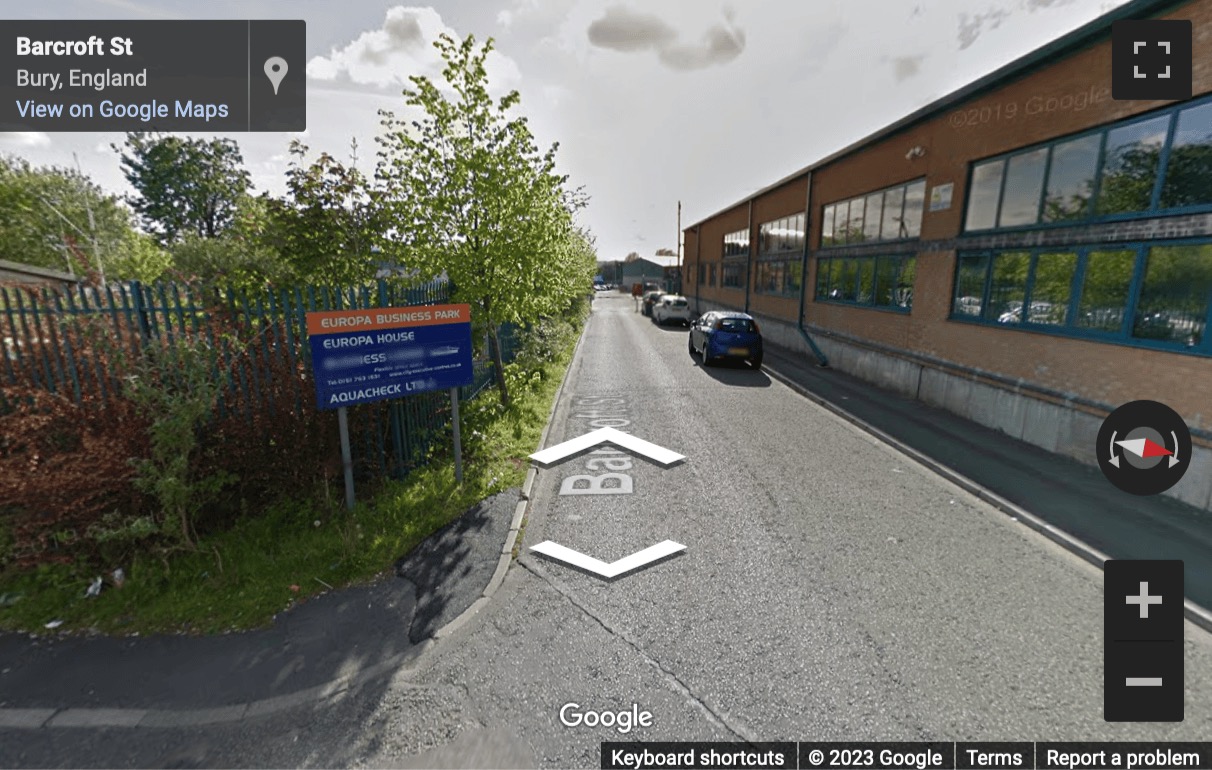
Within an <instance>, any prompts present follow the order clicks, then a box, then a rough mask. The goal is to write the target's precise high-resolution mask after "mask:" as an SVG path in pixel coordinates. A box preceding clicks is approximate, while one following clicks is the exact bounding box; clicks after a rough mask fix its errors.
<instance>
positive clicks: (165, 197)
mask: <svg viewBox="0 0 1212 770" xmlns="http://www.w3.org/2000/svg"><path fill="white" fill-rule="evenodd" d="M114 150H115V151H117V152H118V153H119V154H120V155H121V158H122V171H123V173H124V174H125V176H126V180H127V181H128V182H130V183H131V185H132V186H133V187H134V188H135V190H136V192H137V193H138V195H136V196H133V197H131V198H129V199H128V200H129V203H130V205H131V206H132V207H133V208H134V209H135V211H136V213H138V214H139V217H140V218H141V219H142V221H143V225H144V227H145V228H146V229H148V230H149V231H151V232H153V233H154V234H155V235H156V236H157V238H158V239H159V240H160V242H161V243H172V242H174V241H176V240H178V239H180V238H182V237H184V236H185V235H186V234H188V233H192V234H194V235H197V236H200V237H203V238H214V237H216V236H218V235H219V234H221V233H222V232H223V231H224V230H225V229H227V228H228V227H229V226H231V224H232V220H233V218H234V217H235V212H236V206H237V204H238V203H239V201H240V199H241V198H242V197H244V195H245V194H246V193H247V192H248V190H249V189H250V188H251V187H252V183H251V182H250V180H249V175H248V171H247V170H245V169H244V167H243V165H244V158H243V156H242V155H241V154H240V148H239V146H238V145H237V144H236V143H235V141H233V140H231V139H193V138H188V137H183V136H175V135H161V134H153V133H146V132H133V133H129V134H127V135H126V143H125V145H124V146H123V147H121V148H119V147H118V146H117V145H114Z"/></svg>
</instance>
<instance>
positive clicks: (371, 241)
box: [274, 139, 384, 285]
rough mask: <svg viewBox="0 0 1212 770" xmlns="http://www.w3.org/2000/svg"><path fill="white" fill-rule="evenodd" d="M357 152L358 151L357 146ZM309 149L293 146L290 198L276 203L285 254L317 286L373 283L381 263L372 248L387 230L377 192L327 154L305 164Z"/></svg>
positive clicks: (355, 171) (294, 143)
mask: <svg viewBox="0 0 1212 770" xmlns="http://www.w3.org/2000/svg"><path fill="white" fill-rule="evenodd" d="M353 148H354V152H355V153H356V152H357V143H356V142H355V143H354V145H353ZM307 151H308V148H307V146H306V145H305V144H303V143H302V142H300V141H299V140H297V139H296V140H294V141H292V142H291V145H290V154H291V156H292V162H291V166H290V170H289V171H287V172H286V179H287V186H288V188H289V189H290V199H289V200H286V201H276V202H275V203H276V205H275V207H274V210H275V216H276V217H277V218H278V219H279V221H280V222H281V228H282V230H281V236H282V238H283V243H282V249H283V251H284V253H286V254H288V255H289V258H290V260H291V263H292V264H293V266H294V269H295V270H296V271H297V272H298V273H300V274H302V275H304V276H306V277H307V278H308V279H309V280H312V281H315V282H318V283H324V284H330V285H350V284H359V283H365V282H367V281H371V280H373V279H374V277H375V274H376V271H377V269H378V265H377V264H376V262H375V255H374V253H373V252H372V248H373V247H374V246H376V245H377V244H378V241H379V240H381V238H382V233H383V230H384V225H383V217H382V214H381V211H382V209H381V206H380V203H379V198H380V196H379V195H378V192H377V191H376V190H375V189H373V188H372V186H371V184H370V182H369V180H367V178H366V177H365V176H364V175H363V174H362V173H361V172H360V171H358V169H357V168H356V167H355V166H352V165H351V166H346V165H345V164H343V163H341V162H340V161H338V160H337V159H336V158H334V157H333V156H331V155H329V154H328V153H321V154H320V156H319V157H318V158H317V159H316V160H315V161H313V162H312V163H311V164H306V165H305V163H304V159H305V157H306V155H307Z"/></svg>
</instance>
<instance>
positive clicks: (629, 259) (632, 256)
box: [623, 251, 640, 264]
mask: <svg viewBox="0 0 1212 770" xmlns="http://www.w3.org/2000/svg"><path fill="white" fill-rule="evenodd" d="M639 258H640V253H639V252H638V251H633V252H631V253H630V254H628V255H627V256H625V257H623V262H624V263H626V264H631V263H632V262H635V261H636V260H637V259H639Z"/></svg>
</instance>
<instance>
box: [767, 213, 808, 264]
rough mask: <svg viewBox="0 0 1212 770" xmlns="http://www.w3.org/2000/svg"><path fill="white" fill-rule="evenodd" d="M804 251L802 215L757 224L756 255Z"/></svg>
mask: <svg viewBox="0 0 1212 770" xmlns="http://www.w3.org/2000/svg"><path fill="white" fill-rule="evenodd" d="M792 251H794V252H801V253H802V252H803V251H804V215H803V214H792V215H791V216H787V217H783V218H781V219H775V220H773V221H771V222H763V223H762V224H760V225H758V255H759V256H764V255H767V254H783V253H786V252H792Z"/></svg>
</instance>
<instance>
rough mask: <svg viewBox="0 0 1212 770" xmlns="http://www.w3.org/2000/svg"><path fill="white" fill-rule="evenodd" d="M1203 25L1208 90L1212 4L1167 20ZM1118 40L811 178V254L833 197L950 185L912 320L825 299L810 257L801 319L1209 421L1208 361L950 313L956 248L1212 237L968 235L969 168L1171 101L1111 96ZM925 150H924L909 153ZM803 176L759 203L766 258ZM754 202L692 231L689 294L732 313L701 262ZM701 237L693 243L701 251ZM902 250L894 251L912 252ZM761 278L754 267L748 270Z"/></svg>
mask: <svg viewBox="0 0 1212 770" xmlns="http://www.w3.org/2000/svg"><path fill="white" fill-rule="evenodd" d="M1167 17H1168V18H1183V19H1191V20H1192V21H1193V22H1194V24H1193V27H1194V30H1195V33H1194V41H1193V42H1194V90H1195V93H1196V95H1200V94H1206V93H1212V0H1196V2H1192V3H1189V4H1187V5H1185V6H1183V7H1180V8H1179V9H1177V10H1176V11H1174V12H1172V13H1170V14H1168V15H1167ZM1110 71H1111V47H1110V36H1109V32H1108V33H1107V35H1106V36H1105V39H1103V40H1101V41H1099V42H1097V43H1096V44H1094V45H1091V46H1088V47H1086V48H1085V49H1084V50H1081V51H1078V52H1077V53H1074V54H1071V55H1070V56H1068V57H1067V58H1064V59H1060V60H1056V61H1054V62H1051V63H1048V64H1047V65H1046V66H1044V67H1042V68H1040V69H1037V70H1035V71H1034V72H1031V73H1028V74H1025V75H1022V76H1020V77H1017V78H1016V79H1014V80H1013V81H1010V82H1007V83H1005V84H1004V85H1002V86H1000V87H998V88H996V89H993V90H992V91H989V92H988V93H985V94H983V95H982V96H980V97H979V98H975V99H972V100H970V101H969V102H968V103H966V104H963V105H958V106H956V107H954V108H952V109H949V110H948V111H946V112H945V113H943V114H940V115H938V116H936V117H934V118H932V119H930V120H928V121H925V122H922V123H920V124H917V125H915V126H912V127H910V128H908V129H906V130H904V131H902V132H900V133H898V134H895V135H892V136H890V137H887V138H885V139H883V140H881V141H879V142H876V143H873V144H871V145H869V146H866V147H864V148H862V149H861V150H858V151H856V152H855V153H852V154H851V155H849V156H846V157H844V158H843V159H840V160H837V161H835V162H833V163H830V164H829V165H826V166H823V167H821V168H818V169H815V170H814V171H813V174H812V192H811V203H812V206H811V211H810V220H809V235H808V240H809V248H810V249H811V250H813V251H814V252H815V251H816V250H817V249H819V245H820V230H821V214H822V209H823V207H824V206H825V205H827V204H829V203H833V202H837V201H840V200H846V199H848V198H851V197H856V196H859V195H862V194H865V193H869V192H872V191H875V190H878V189H881V188H884V187H888V186H891V185H895V184H898V183H903V182H907V181H910V180H914V179H919V178H923V177H924V178H925V179H926V181H927V200H929V192H930V190H931V189H933V188H934V187H935V186H936V185H940V184H947V183H950V184H953V185H954V189H953V195H952V204H951V207H950V209H948V210H944V211H936V212H931V211H929V210H928V206H927V211H926V212H925V213H924V215H923V222H922V239H921V241H920V242H918V243H916V244H914V245H913V246H911V248H912V249H915V250H917V252H918V255H917V256H918V272H917V278H916V283H915V287H914V307H913V312H912V313H911V314H903V313H896V312H891V311H885V310H876V309H870V308H857V307H849V306H845V305H837V304H831V303H822V302H815V301H814V300H813V296H812V295H813V289H812V287H813V286H815V280H816V275H815V273H816V270H815V266H816V260H815V259H814V258H810V259H809V269H808V274H807V275H806V276H805V278H804V283H805V287H806V288H805V290H806V291H807V292H808V299H807V301H806V302H805V304H804V319H803V320H804V322H805V323H806V324H808V325H810V326H813V327H818V328H821V329H825V330H834V331H836V332H839V333H842V334H845V335H850V336H852V337H855V338H859V339H864V340H870V341H872V342H874V343H877V344H880V345H884V346H888V347H891V348H895V349H898V350H903V351H904V354H905V355H906V356H909V357H912V356H915V355H918V356H922V357H930V358H935V359H942V360H944V361H947V362H951V363H953V364H955V365H956V366H957V367H960V368H964V369H968V370H971V371H974V372H986V373H989V374H991V375H995V376H997V377H1000V378H1002V379H1003V380H1008V381H1011V382H1016V383H1018V385H1016V386H1015V387H1021V388H1024V389H1027V390H1030V389H1031V388H1038V389H1041V390H1048V391H1059V392H1061V393H1065V394H1071V395H1072V396H1073V397H1074V398H1075V399H1084V400H1089V401H1093V402H1098V403H1101V404H1106V405H1112V406H1114V405H1118V404H1121V403H1124V402H1126V401H1130V400H1133V399H1137V398H1145V397H1147V398H1152V399H1155V400H1159V401H1163V402H1165V403H1167V404H1169V405H1171V406H1172V407H1174V408H1175V409H1176V410H1177V411H1178V412H1179V413H1180V414H1182V415H1183V417H1184V418H1185V419H1186V420H1187V421H1188V423H1189V424H1190V425H1191V426H1192V427H1193V428H1197V429H1204V430H1207V429H1212V361H1210V360H1209V359H1207V358H1202V357H1196V356H1189V355H1183V354H1176V353H1167V352H1163V351H1158V350H1152V349H1146V348H1137V347H1131V346H1127V345H1116V344H1108V343H1100V342H1090V341H1084V340H1080V339H1074V338H1066V337H1061V336H1057V335H1049V334H1042V333H1037V332H1029V331H1023V330H1019V329H1008V328H997V327H992V326H981V325H974V324H965V323H963V322H957V321H949V320H947V319H948V315H949V313H950V307H951V294H952V282H953V277H954V271H955V249H956V248H957V247H959V246H960V245H961V243H962V245H963V247H964V248H1002V247H1015V246H1036V245H1058V246H1060V245H1069V244H1076V243H1092V242H1115V241H1141V240H1152V239H1165V238H1181V237H1194V236H1207V235H1212V215H1208V214H1201V215H1190V216H1177V217H1158V218H1154V219H1149V220H1142V221H1134V222H1120V223H1114V224H1099V225H1086V226H1081V227H1076V228H1065V229H1063V230H1048V231H1038V232H1034V233H1025V234H1024V233H1017V234H997V235H990V236H979V237H975V238H974V237H964V238H962V240H961V238H960V235H961V217H962V215H963V202H964V200H965V196H966V190H965V185H966V182H967V172H968V168H969V165H970V163H971V162H972V161H974V160H979V159H981V158H984V157H988V156H991V155H999V154H1001V153H1005V152H1009V151H1012V150H1015V149H1018V148H1021V147H1024V146H1028V145H1032V144H1035V143H1038V142H1043V141H1048V140H1052V139H1055V138H1057V137H1060V136H1064V135H1067V134H1070V133H1075V132H1080V131H1083V130H1086V129H1089V128H1093V127H1096V126H1100V125H1103V124H1106V123H1110V122H1114V121H1117V120H1121V119H1124V118H1127V117H1131V116H1132V115H1135V114H1140V113H1144V112H1148V111H1150V110H1153V109H1156V108H1159V107H1164V106H1166V105H1167V104H1168V103H1165V102H1151V103H1150V102H1129V101H1119V102H1117V101H1114V100H1112V99H1111V96H1110V95H1111V80H1110ZM916 146H920V147H922V148H924V149H925V154H924V155H922V156H920V157H916V158H907V157H906V153H907V151H908V150H909V149H910V148H912V147H916ZM806 195H807V192H806V178H805V177H799V178H796V179H793V180H791V181H789V182H787V183H786V184H783V185H781V186H779V187H778V188H775V189H773V190H770V191H767V192H766V193H763V194H762V195H760V196H758V197H757V198H755V199H754V200H753V202H752V207H753V219H752V228H751V230H752V232H751V243H752V245H753V248H754V250H755V251H754V253H755V258H754V260H752V262H753V263H754V264H756V261H757V260H756V246H757V227H758V225H759V224H760V223H761V222H764V221H769V220H771V219H775V218H778V217H781V216H785V215H787V214H792V213H797V212H799V211H802V210H803V209H804V207H805V205H806V200H805V197H806ZM749 215H750V205H749V202H745V203H742V204H738V205H737V206H736V207H734V208H732V209H730V210H728V211H726V212H724V213H722V214H720V215H719V216H716V217H714V218H712V219H710V220H708V221H706V222H704V223H702V225H701V228H700V234H699V238H700V239H701V242H697V241H695V240H694V233H693V230H691V231H687V236H686V237H687V241H686V243H687V247H686V255H687V278H688V283H687V285H686V293H687V294H690V295H693V296H698V297H701V298H702V299H704V300H707V301H710V302H713V303H719V304H721V305H724V306H728V307H732V308H738V309H740V308H744V307H745V303H746V293H745V292H744V291H736V290H730V289H721V288H720V287H719V280H720V274H719V270H720V268H719V267H718V266H717V268H716V286H715V287H705V286H699V285H698V284H697V278H698V269H697V261H698V260H699V259H702V260H704V261H709V262H715V263H716V264H717V265H718V264H719V262H720V258H721V254H722V238H723V235H724V233H726V232H731V231H734V230H737V229H742V228H744V227H746V225H747V224H748V223H749V221H750V220H749ZM692 244H693V245H692ZM903 249H904V247H903V246H902V247H898V248H896V249H895V250H896V251H902V250H903ZM890 250H891V249H889V248H888V247H887V246H879V245H863V246H859V247H853V248H842V249H830V250H829V253H830V254H837V255H839V256H840V255H845V254H860V253H879V252H887V251H890ZM749 281H750V285H752V281H753V275H752V273H751V274H750V277H749ZM748 302H749V308H750V310H751V311H753V312H757V313H760V314H762V315H766V316H770V317H773V318H778V319H782V320H787V321H791V322H793V323H794V319H795V314H796V313H797V311H798V309H799V299H798V298H783V297H770V296H765V295H760V294H755V293H752V292H751V293H750V294H749V296H748Z"/></svg>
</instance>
